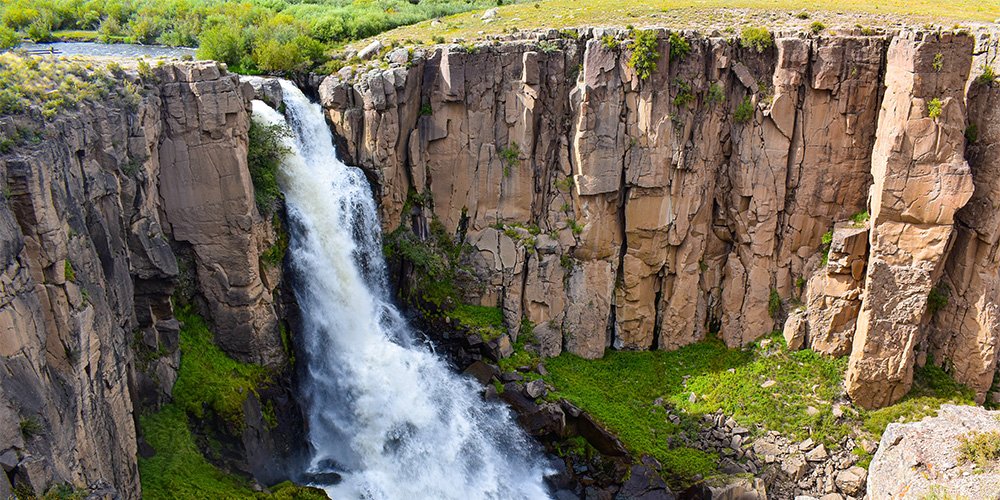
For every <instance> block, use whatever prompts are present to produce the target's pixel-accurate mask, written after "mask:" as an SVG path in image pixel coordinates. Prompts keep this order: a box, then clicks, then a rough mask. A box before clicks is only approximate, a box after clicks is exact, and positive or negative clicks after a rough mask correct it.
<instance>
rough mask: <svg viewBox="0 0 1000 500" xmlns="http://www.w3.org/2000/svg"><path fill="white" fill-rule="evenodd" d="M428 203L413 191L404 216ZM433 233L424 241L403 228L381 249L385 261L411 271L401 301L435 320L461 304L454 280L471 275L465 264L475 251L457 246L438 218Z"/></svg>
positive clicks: (461, 244) (464, 246)
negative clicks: (451, 307)
mask: <svg viewBox="0 0 1000 500" xmlns="http://www.w3.org/2000/svg"><path fill="white" fill-rule="evenodd" d="M425 203H426V201H425V200H424V196H420V195H418V194H416V192H412V191H411V192H410V194H409V196H407V201H406V203H405V204H404V213H406V212H407V210H408V209H407V208H405V207H412V206H414V205H420V206H423V205H424V204H425ZM430 230H431V235H430V238H427V239H426V240H422V239H420V238H419V237H418V236H417V235H416V234H414V233H413V231H412V230H411V229H410V228H409V227H407V226H400V227H399V228H397V229H396V230H395V231H392V232H391V233H389V234H387V235H386V236H385V238H384V240H383V243H382V248H383V252H384V254H385V258H386V260H388V261H390V262H391V263H394V264H397V265H398V264H406V265H408V266H410V267H411V268H412V269H411V270H412V273H411V276H412V286H410V287H407V288H400V290H399V293H400V298H401V299H403V300H404V301H406V302H407V303H409V304H410V305H412V306H414V307H416V308H417V309H418V310H420V311H421V312H422V313H424V314H425V315H428V316H434V315H437V314H439V313H440V311H441V310H442V309H444V308H445V307H446V306H448V305H449V304H457V303H459V294H458V290H457V289H456V287H455V279H456V277H457V276H458V275H459V273H462V274H468V273H469V269H468V268H467V266H466V265H465V264H464V262H465V259H466V257H468V255H470V254H471V253H472V251H473V250H472V247H471V246H470V245H469V244H468V243H465V242H456V241H455V239H454V238H453V237H452V236H451V235H450V234H449V233H448V231H447V229H445V227H444V225H443V224H441V221H440V220H438V219H437V218H434V219H431V223H430Z"/></svg>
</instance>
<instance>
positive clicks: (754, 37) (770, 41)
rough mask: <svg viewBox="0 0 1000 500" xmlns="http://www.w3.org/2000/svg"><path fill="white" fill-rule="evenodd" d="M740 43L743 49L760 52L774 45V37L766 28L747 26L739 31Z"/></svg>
mask: <svg viewBox="0 0 1000 500" xmlns="http://www.w3.org/2000/svg"><path fill="white" fill-rule="evenodd" d="M740 45H742V46H743V48H745V49H753V50H755V51H757V53H759V54H762V53H764V51H765V50H767V49H770V48H771V47H773V46H774V37H773V36H771V32H770V31H768V30H767V28H762V27H754V26H748V27H746V28H743V31H741V32H740Z"/></svg>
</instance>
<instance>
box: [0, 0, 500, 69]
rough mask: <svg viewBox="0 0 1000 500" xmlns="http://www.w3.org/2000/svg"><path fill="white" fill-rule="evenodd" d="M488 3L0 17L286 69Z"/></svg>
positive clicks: (213, 5)
mask: <svg viewBox="0 0 1000 500" xmlns="http://www.w3.org/2000/svg"><path fill="white" fill-rule="evenodd" d="M494 4H495V0H434V1H423V2H409V1H407V0H379V1H377V2H376V1H370V0H359V1H354V2H350V1H346V0H315V1H311V2H298V1H294V2H286V1H284V0H241V1H236V2H222V1H215V0H126V1H119V0H94V1H84V0H39V1H35V2H28V1H26V0H11V1H8V2H3V3H2V4H0V13H2V16H0V21H2V25H3V26H4V27H5V30H6V29H9V30H13V31H22V32H23V33H24V34H25V35H27V36H28V37H29V38H31V39H33V40H36V41H40V40H46V39H49V38H50V37H51V36H52V33H53V31H54V30H55V31H56V32H58V33H60V34H68V33H76V34H89V36H90V37H92V38H93V37H95V30H96V38H97V39H99V40H101V41H104V42H129V43H144V44H145V43H161V44H165V45H172V46H185V47H191V46H199V57H203V58H211V59H217V60H220V61H222V62H225V63H226V64H228V65H229V67H230V68H231V69H233V70H234V71H242V72H254V73H255V72H260V71H267V72H289V71H306V70H308V69H310V68H313V67H316V66H318V65H321V64H323V63H324V62H325V61H326V59H327V56H326V53H327V52H328V50H329V49H330V48H333V47H336V46H340V45H342V44H344V43H346V42H349V41H353V40H358V39H362V38H366V37H370V36H374V35H377V34H379V33H382V32H384V31H387V30H389V29H392V28H395V27H397V26H403V25H407V24H413V23H416V22H419V21H422V20H425V19H431V18H437V17H442V16H447V15H450V14H455V13H459V12H466V11H470V10H474V9H482V8H485V7H487V6H490V5H494ZM5 32H7V31H5ZM7 33H8V34H9V32H7ZM60 36H65V35H60ZM2 37H3V33H0V38H2ZM72 37H74V38H78V37H79V35H74V36H72ZM0 43H2V42H0Z"/></svg>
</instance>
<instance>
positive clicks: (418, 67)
mask: <svg viewBox="0 0 1000 500" xmlns="http://www.w3.org/2000/svg"><path fill="white" fill-rule="evenodd" d="M605 33H609V32H606V31H604V30H599V29H593V30H590V31H588V32H587V33H586V34H585V36H583V37H581V39H580V40H566V39H562V40H560V39H555V38H553V39H550V40H548V41H546V42H544V44H539V43H537V42H531V41H514V42H508V43H502V44H496V45H491V46H480V47H479V48H478V50H476V51H473V52H467V51H462V50H460V49H458V48H457V47H450V48H449V47H444V48H439V49H436V50H435V51H433V52H429V53H426V54H424V55H422V56H421V55H418V56H417V57H416V58H415V59H414V60H413V61H411V64H410V65H409V67H401V66H400V67H394V68H390V69H388V70H376V71H372V72H369V73H366V74H364V75H363V76H359V77H358V78H356V80H354V81H351V82H347V81H344V80H343V77H341V76H337V75H335V76H331V77H328V78H327V79H325V80H324V81H323V82H322V83H321V84H320V86H319V89H318V91H319V92H318V93H319V95H320V98H321V100H322V103H323V105H324V106H325V107H326V109H327V110H328V114H329V117H330V120H331V123H332V126H333V127H334V129H335V131H336V132H337V134H338V135H339V137H340V138H341V140H342V143H343V144H342V146H343V147H342V154H344V155H345V156H347V157H348V159H349V160H350V161H352V162H354V163H356V164H358V165H361V166H363V167H364V168H366V169H367V170H368V171H369V173H370V174H371V176H372V177H373V178H375V179H376V180H377V184H378V185H377V188H376V189H377V191H378V194H379V196H380V198H381V211H382V215H383V224H384V225H385V227H386V228H387V229H389V230H391V229H395V228H396V227H398V226H399V225H400V224H401V223H407V224H408V223H409V222H410V220H411V217H416V218H417V219H418V220H419V219H427V218H431V217H434V218H437V219H438V220H440V221H441V223H442V224H443V225H444V226H445V227H446V228H447V229H448V230H449V231H452V232H458V231H459V229H460V228H462V230H464V231H466V233H465V234H466V239H467V241H469V242H470V243H472V244H473V245H474V246H475V247H476V249H477V250H478V253H477V255H476V256H475V257H474V258H473V261H474V265H475V266H476V268H477V271H478V273H479V274H478V275H479V276H481V277H482V280H483V281H484V282H486V286H485V287H483V288H482V289H481V290H479V291H476V292H472V293H471V296H469V297H467V298H468V299H470V300H473V301H477V302H479V303H482V304H485V305H495V304H500V305H502V307H503V309H504V313H505V317H506V319H507V321H508V324H509V325H510V326H511V327H512V329H511V335H512V336H513V335H516V331H515V330H514V328H513V327H514V326H515V325H517V324H518V322H519V320H520V318H521V317H522V316H523V317H527V318H528V319H529V320H531V321H532V322H533V323H534V324H535V325H536V328H535V333H536V335H537V337H538V339H539V340H540V342H541V344H542V346H541V347H542V351H543V353H544V354H545V355H556V354H558V353H560V352H562V351H564V350H565V351H569V352H572V353H575V354H578V355H581V356H584V357H587V358H597V357H600V356H602V355H603V353H604V351H605V349H607V348H609V347H614V348H617V349H653V348H658V349H672V348H677V347H679V346H682V345H686V344H689V343H691V342H695V341H698V340H700V339H702V338H704V337H705V335H706V333H707V331H708V330H709V328H710V326H711V327H718V328H719V332H720V335H721V337H722V338H723V339H724V340H725V342H726V343H727V344H728V345H730V346H734V347H735V346H741V345H746V344H747V343H749V342H751V341H753V340H755V339H757V338H759V337H760V336H762V335H764V334H766V333H768V332H771V331H772V330H774V329H775V328H776V327H780V326H781V322H782V321H783V320H784V317H785V314H786V313H785V310H791V309H794V308H795V304H797V303H800V302H801V303H804V304H805V305H806V310H805V312H803V313H800V315H799V317H798V318H797V321H799V322H800V323H801V336H802V340H803V344H805V345H809V346H810V347H813V348H815V349H818V350H820V351H822V352H825V353H828V354H833V355H845V354H847V353H850V352H852V351H853V356H852V361H851V369H850V374H849V377H848V378H849V387H850V390H851V394H852V396H853V397H854V398H855V399H857V400H858V401H859V402H860V403H861V404H863V405H865V406H880V405H884V404H888V403H890V402H893V401H895V400H897V399H898V398H899V397H901V396H902V394H903V393H905V391H906V390H907V389H908V388H909V384H910V381H911V379H912V366H913V363H914V362H915V359H916V356H915V349H916V348H918V347H919V346H921V345H926V342H925V341H926V334H925V333H923V332H925V331H926V326H927V324H928V320H929V315H928V314H927V312H926V311H927V306H926V304H927V295H928V293H929V291H930V289H931V288H932V287H933V286H934V285H935V284H936V283H937V282H938V280H939V278H940V277H941V274H942V270H944V268H945V261H946V260H947V258H948V255H949V249H950V248H951V246H952V243H951V242H952V239H953V237H952V235H953V232H954V229H953V228H954V218H955V213H956V211H957V210H959V209H960V208H961V207H962V206H963V205H965V203H966V201H967V200H968V199H969V197H970V196H972V195H973V187H974V181H973V177H974V175H975V173H974V172H972V173H970V169H969V166H968V165H967V164H966V163H965V161H964V152H965V144H964V138H963V131H964V129H965V119H966V106H965V87H966V84H967V82H968V81H969V80H970V67H971V66H972V60H973V52H974V49H973V45H974V44H975V45H977V47H978V48H976V49H975V53H976V54H977V56H976V60H977V62H976V64H977V65H978V64H979V63H980V62H987V61H986V58H988V57H995V55H996V37H995V36H993V37H992V38H990V35H989V34H981V35H977V37H978V39H976V40H973V37H971V36H968V35H965V34H950V33H945V34H941V35H938V34H932V33H913V32H902V33H898V34H892V35H881V36H861V35H857V36H851V35H838V36H830V37H826V36H824V37H820V38H809V37H806V36H802V35H800V34H784V35H782V34H779V35H778V36H776V37H775V45H774V47H773V48H770V49H768V50H765V51H764V52H763V53H758V52H756V51H755V50H752V49H747V48H744V47H742V46H740V45H739V44H738V43H736V42H732V41H729V40H726V39H722V38H712V37H704V36H700V35H692V34H687V41H688V42H689V43H690V46H691V50H690V52H689V53H688V54H686V55H685V56H683V57H676V58H674V59H671V57H670V47H669V41H668V38H667V36H666V34H665V33H661V34H660V37H659V46H658V54H659V57H658V59H657V66H656V69H655V71H653V72H652V74H651V75H650V77H649V78H648V79H646V80H641V79H640V78H639V77H638V76H637V75H636V73H635V71H634V70H633V69H632V68H631V66H630V65H629V64H628V61H629V59H630V57H631V56H632V54H631V51H630V49H628V44H627V43H623V44H622V45H621V48H611V47H608V46H606V45H605V44H603V43H602V42H601V41H600V38H601V35H603V34H605ZM610 33H611V34H614V32H610ZM545 36H546V35H541V37H542V38H544V37H545ZM550 38H552V37H551V36H550ZM553 47H558V50H553ZM542 49H545V50H542ZM939 54H940V57H939ZM990 54H992V56H990ZM937 60H940V61H941V64H942V66H941V67H940V68H937V66H938V63H936V62H935V61H937ZM975 74H976V75H978V72H976V73H975ZM973 76H975V75H973ZM933 99H938V100H939V101H940V102H941V106H942V109H941V116H939V117H937V118H936V119H931V118H929V117H928V115H927V105H928V104H929V103H930V102H931V101H932V100H933ZM976 99H980V100H982V99H985V97H976ZM744 102H746V104H744ZM984 112H985V111H976V112H975V113H973V114H972V115H973V116H980V114H982V113H984ZM976 113H978V114H976ZM737 115H742V117H743V118H742V119H737V118H736V116H737ZM981 120H983V121H984V123H991V122H990V120H991V118H988V117H985V116H984V117H982V118H981ZM984 127H986V128H988V125H984ZM986 134H987V135H986V136H985V137H986V140H993V139H992V136H990V135H988V134H989V132H986ZM987 147H988V146H982V148H983V149H982V151H983V152H982V153H979V154H980V155H983V154H988V153H986V151H987ZM987 163H988V162H987ZM987 168H988V167H983V170H982V171H983V172H984V174H983V175H984V176H985V177H987V178H988V179H990V180H986V179H984V180H983V182H992V177H993V176H992V174H990V173H986V172H989V170H987ZM979 183H980V181H979V180H978V179H977V180H976V181H975V186H976V189H980V188H979V187H978V186H979ZM982 189H986V187H984V188H982ZM411 190H413V191H415V192H417V193H418V194H425V195H426V197H425V199H428V200H430V203H429V204H425V205H426V206H425V208H419V207H418V208H416V209H414V212H413V213H405V214H404V213H402V210H403V209H404V206H406V207H409V206H412V204H406V203H405V202H406V199H407V193H408V192H410V191H411ZM869 198H870V199H871V201H870V202H869ZM863 211H869V212H870V213H871V216H872V220H871V221H870V222H861V223H860V224H856V225H854V226H852V225H851V224H850V223H848V219H849V218H850V217H851V216H852V215H854V214H857V213H860V212H863ZM960 220H961V219H960ZM837 223H841V224H840V225H839V226H838V227H843V230H844V231H839V232H838V234H836V235H835V237H834V240H835V241H834V242H833V245H832V246H833V247H834V248H832V249H831V254H830V259H831V265H830V266H829V267H823V266H822V263H821V260H822V252H823V250H822V247H823V234H824V233H826V232H827V231H831V230H833V229H834V226H835V224H837ZM504 225H506V226H504ZM517 225H520V226H534V225H537V226H538V227H539V229H540V233H539V234H538V235H537V236H535V237H533V238H527V237H524V236H526V235H521V236H516V235H514V234H513V233H512V232H511V231H504V230H503V228H504V227H507V228H511V227H513V226H517ZM855 226H856V227H855ZM498 228H499V229H498ZM515 232H516V231H515ZM961 234H966V233H960V235H961ZM975 238H976V237H975V236H972V237H970V236H966V237H965V239H964V240H962V239H961V238H959V245H965V244H966V243H961V242H962V241H971V240H972V239H975ZM866 239H870V244H868V243H865V240H866ZM987 239H989V237H987ZM990 241H992V239H990ZM990 245H994V243H990ZM994 246H995V245H994ZM869 248H870V249H871V250H869ZM956 251H957V250H956ZM973 254H974V255H973ZM973 254H970V256H969V257H968V259H971V260H974V261H976V262H979V260H980V259H982V258H983V256H982V255H980V254H978V253H975V252H973ZM969 265H972V264H969ZM994 270H995V267H994V268H988V267H987V268H986V269H983V271H982V272H983V273H985V274H986V275H989V273H990V272H993V274H994V275H995V272H994ZM973 293H975V292H973ZM774 298H780V299H781V301H782V305H781V307H779V308H777V309H776V308H775V305H774V300H772V299H774ZM986 304H991V305H989V306H984V308H985V309H989V308H990V307H996V306H995V305H992V304H995V300H994V301H992V302H990V301H987V302H986ZM947 311H948V310H945V311H944V312H941V313H939V317H940V322H941V325H940V326H939V327H937V328H935V331H937V332H939V333H938V334H940V335H944V336H954V337H955V338H956V340H953V341H951V343H950V344H948V345H949V346H951V345H954V346H958V345H962V346H965V347H962V348H959V347H948V346H944V344H942V347H940V348H939V350H940V351H941V352H943V353H954V352H957V351H958V350H959V349H967V350H968V349H972V350H975V351H976V352H980V353H979V354H975V356H974V358H976V359H983V358H984V356H985V357H987V358H988V357H990V356H991V354H988V353H982V351H983V349H985V350H988V351H990V352H992V350H991V349H992V348H980V347H975V348H974V349H973V348H972V346H973V345H975V346H980V345H982V343H981V342H972V341H971V340H968V339H970V336H972V337H975V336H976V335H983V333H982V332H983V331H984V329H983V327H980V326H978V325H979V324H980V322H977V321H971V322H970V321H967V320H955V319H947V318H946V317H945V315H948V314H951V316H949V317H948V318H951V317H954V316H955V314H956V313H955V312H951V313H949V312H947ZM965 317H967V316H965ZM936 321H938V320H936ZM956 321H959V322H961V321H966V323H968V325H969V326H968V331H969V332H978V333H961V334H957V335H955V334H953V333H952V332H945V330H951V329H952V325H954V324H955V322H956ZM890 324H893V325H896V326H897V327H896V328H889V325H890ZM855 325H858V329H859V331H860V332H862V335H860V336H858V338H857V339H856V338H855ZM796 328H799V327H798V326H796ZM938 334H936V335H938ZM991 335H992V336H993V337H995V336H996V335H995V334H991ZM855 340H857V341H855ZM994 343H995V342H994ZM924 350H926V349H924ZM947 356H949V354H945V358H946V357H947ZM945 358H942V357H938V358H936V359H937V360H939V361H943V360H944V359H945ZM987 364H988V365H989V366H986V367H979V368H975V369H973V368H969V367H966V366H960V364H958V363H956V364H955V365H954V366H955V371H954V374H955V376H956V377H957V378H958V379H959V380H961V381H963V382H970V383H971V382H972V381H973V379H976V378H977V377H978V378H984V379H988V378H990V377H991V375H984V374H986V373H989V374H992V370H993V366H994V365H995V361H993V362H988V363H987ZM974 385H976V386H977V390H978V391H979V392H980V394H981V396H982V395H984V394H985V391H986V389H987V388H988V384H986V386H985V387H981V384H978V383H977V384H974Z"/></svg>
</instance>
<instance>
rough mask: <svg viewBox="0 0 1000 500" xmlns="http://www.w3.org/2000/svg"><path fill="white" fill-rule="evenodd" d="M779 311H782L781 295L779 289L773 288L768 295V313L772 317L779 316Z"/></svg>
mask: <svg viewBox="0 0 1000 500" xmlns="http://www.w3.org/2000/svg"><path fill="white" fill-rule="evenodd" d="M779 312H781V295H778V291H777V290H775V289H773V288H772V289H771V294H770V295H768V297H767V315H768V316H770V317H771V318H777V317H778V313H779Z"/></svg>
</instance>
